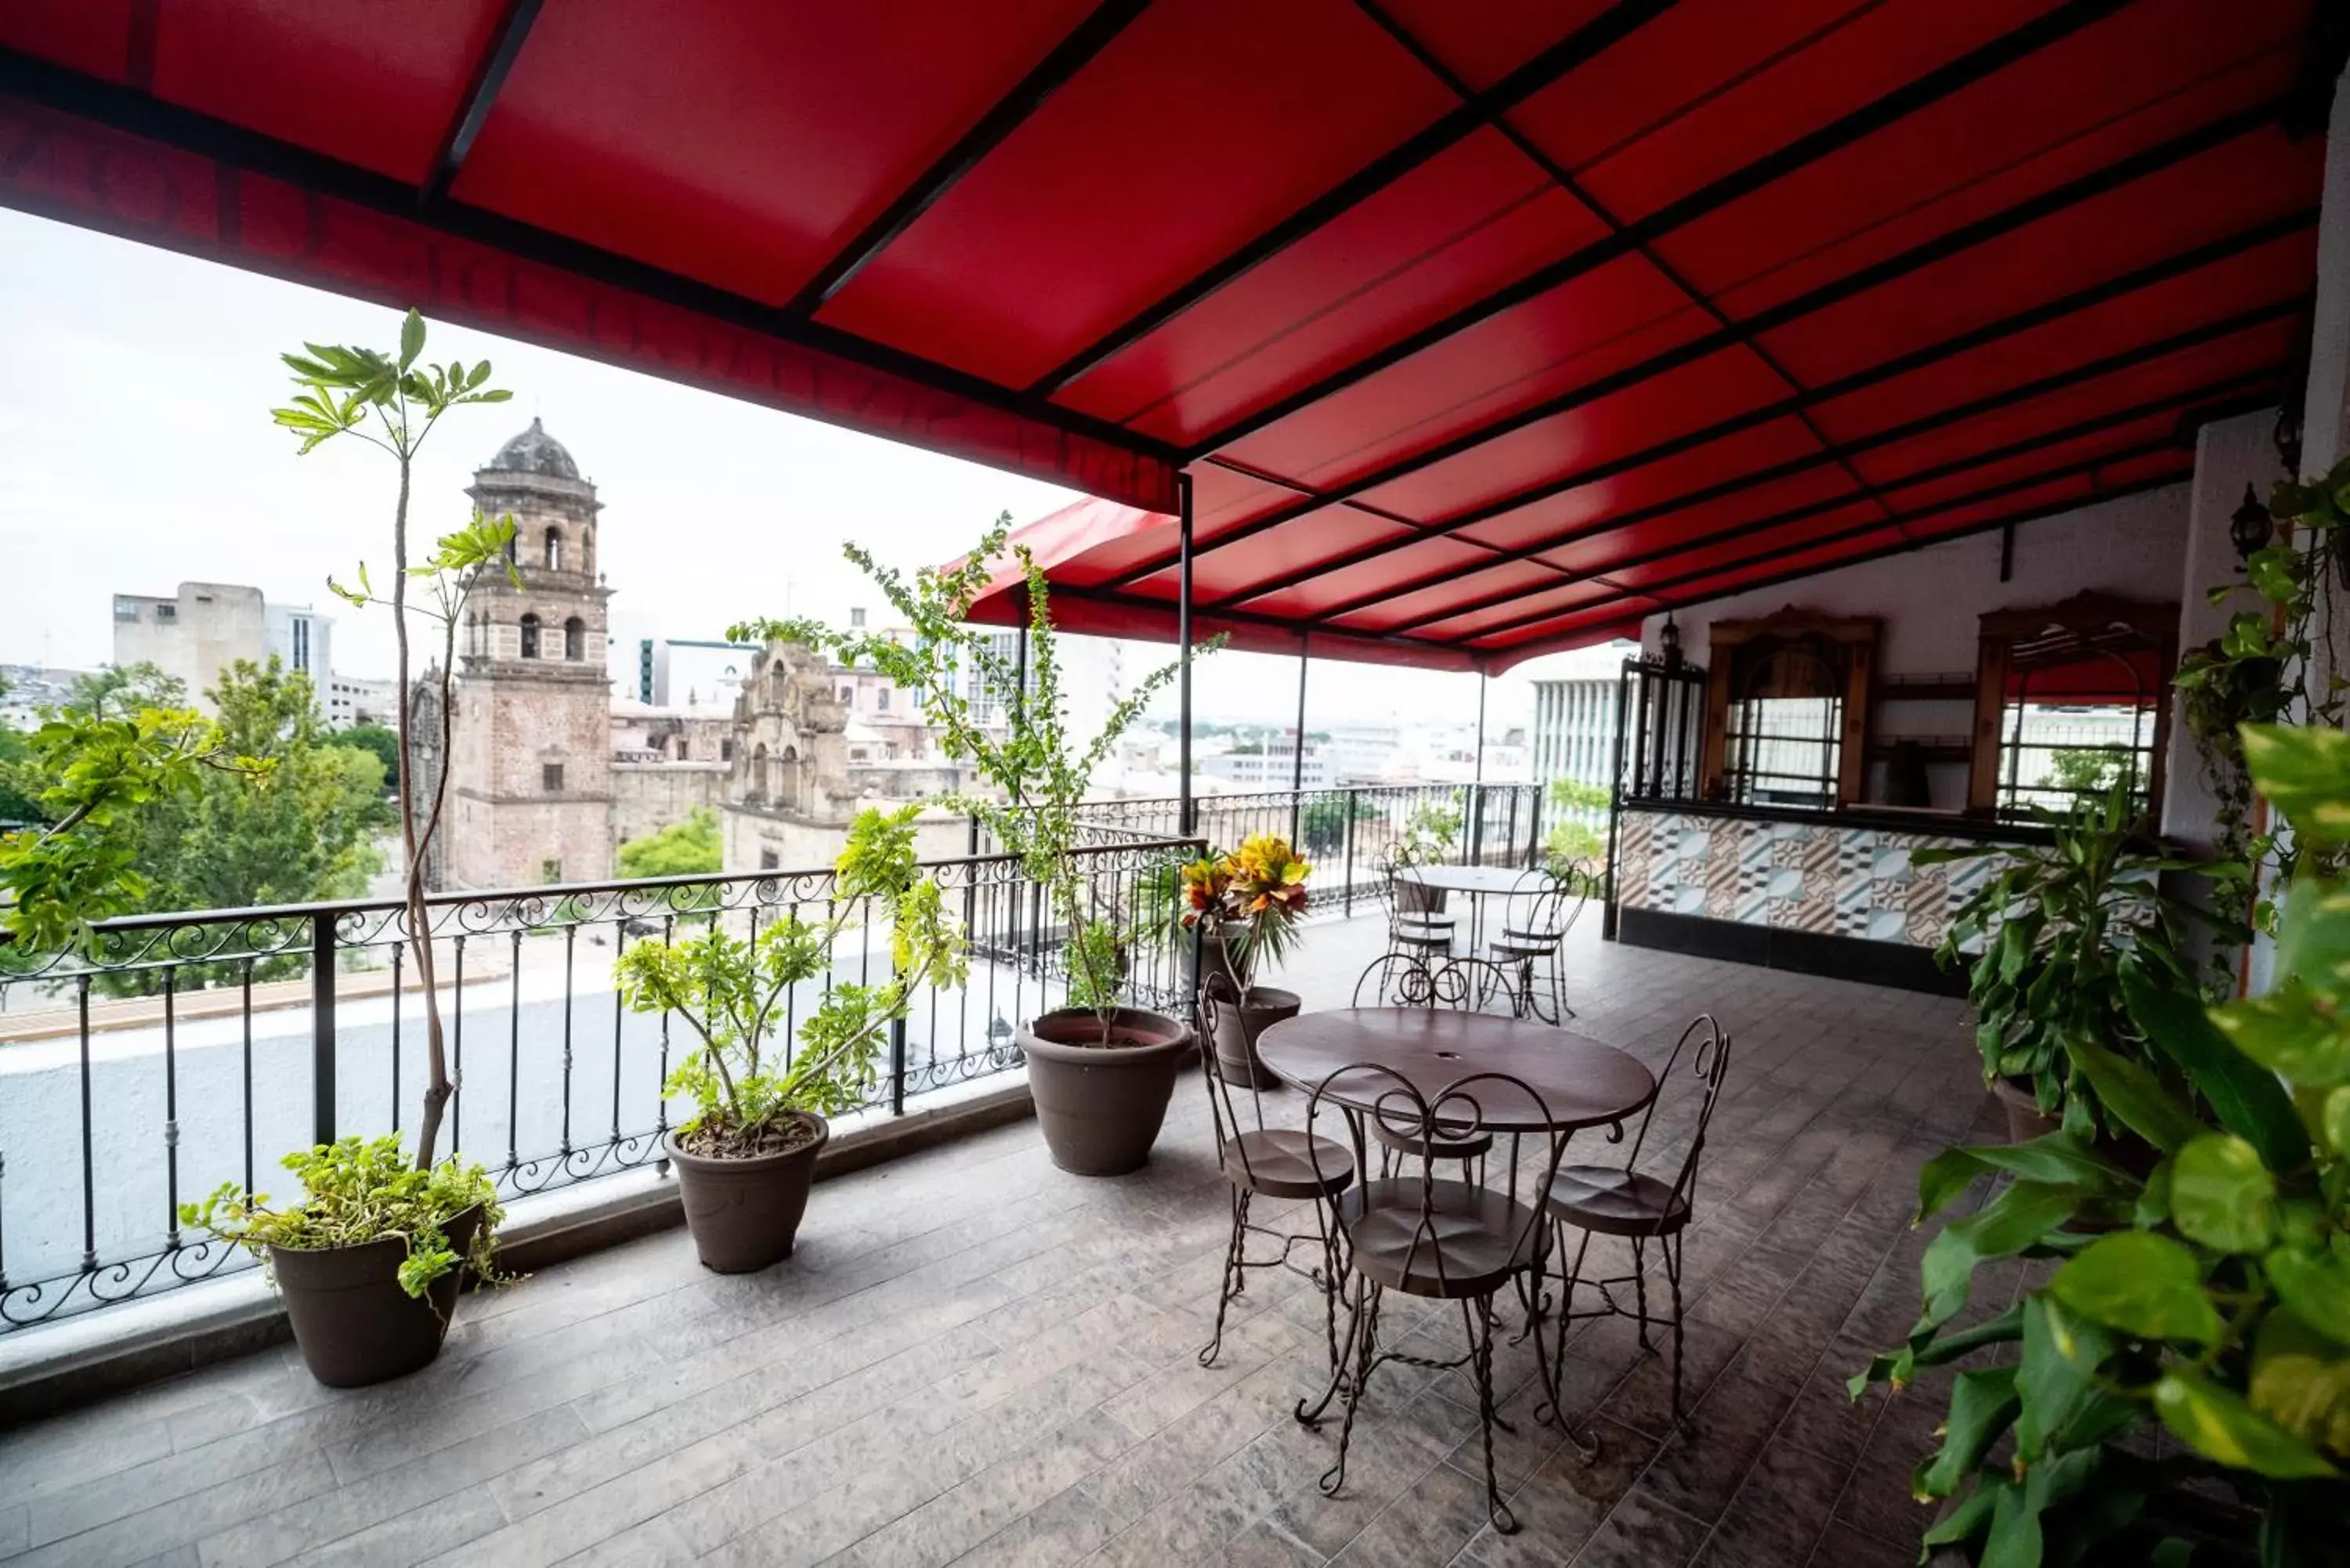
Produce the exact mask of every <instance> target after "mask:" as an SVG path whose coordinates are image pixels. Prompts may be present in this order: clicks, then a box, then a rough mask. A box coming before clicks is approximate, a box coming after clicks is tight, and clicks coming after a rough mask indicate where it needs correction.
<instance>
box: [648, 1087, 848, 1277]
mask: <svg viewBox="0 0 2350 1568" xmlns="http://www.w3.org/2000/svg"><path fill="white" fill-rule="evenodd" d="M794 1114H795V1116H797V1117H798V1119H799V1120H800V1122H801V1123H802V1124H803V1125H806V1126H809V1127H814V1128H815V1129H816V1140H815V1141H814V1142H813V1143H809V1144H806V1145H804V1146H803V1147H799V1148H795V1149H788V1150H786V1151H785V1152H784V1153H782V1154H762V1155H754V1156H753V1157H752V1158H748V1159H714V1158H711V1157H709V1156H707V1155H700V1154H689V1153H687V1152H686V1151H685V1150H684V1149H681V1148H680V1147H678V1145H677V1135H676V1134H675V1133H671V1134H670V1135H669V1137H667V1138H666V1139H665V1140H663V1151H664V1152H665V1153H666V1154H667V1155H668V1156H669V1161H670V1166H671V1168H672V1169H674V1170H675V1171H676V1172H677V1196H678V1199H679V1201H680V1202H681V1203H682V1204H684V1206H685V1228H686V1230H687V1231H689V1232H691V1234H692V1237H693V1250H694V1251H695V1252H696V1253H698V1254H699V1255H700V1256H701V1259H702V1267H703V1268H705V1269H709V1270H712V1271H713V1272H717V1273H721V1274H747V1273H750V1272H753V1271H754V1270H757V1269H764V1268H766V1267H767V1266H768V1265H770V1264H772V1263H779V1262H783V1261H784V1260H785V1258H788V1257H790V1256H791V1255H792V1243H793V1241H795V1240H796V1239H797V1238H798V1236H799V1232H800V1218H801V1216H803V1215H805V1214H806V1212H807V1200H808V1188H809V1187H810V1186H811V1185H813V1184H814V1183H815V1181H816V1156H817V1155H820V1154H822V1153H823V1152H824V1146H825V1145H826V1144H827V1143H829V1142H830V1141H831V1140H832V1127H831V1124H829V1123H827V1121H826V1120H825V1119H824V1118H823V1117H822V1116H817V1115H816V1114H815V1113H814V1112H812V1111H799V1112H795V1113H794Z"/></svg>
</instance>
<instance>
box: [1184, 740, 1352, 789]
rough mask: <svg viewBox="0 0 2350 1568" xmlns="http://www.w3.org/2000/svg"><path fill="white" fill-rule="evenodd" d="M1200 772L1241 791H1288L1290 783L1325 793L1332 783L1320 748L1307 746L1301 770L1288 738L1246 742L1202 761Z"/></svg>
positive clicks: (1313, 743)
mask: <svg viewBox="0 0 2350 1568" xmlns="http://www.w3.org/2000/svg"><path fill="white" fill-rule="evenodd" d="M1200 772H1201V774H1205V775H1206V776H1208V777H1209V778H1211V779H1222V780H1224V781H1225V782H1227V783H1229V784H1232V785H1234V786H1235V787H1236V788H1239V789H1243V790H1259V789H1288V788H1290V787H1292V784H1293V782H1295V785H1296V787H1298V788H1302V789H1324V788H1327V787H1328V786H1329V784H1330V783H1331V782H1332V781H1331V775H1330V760H1329V758H1328V757H1327V756H1326V754H1325V753H1324V752H1323V749H1322V747H1320V746H1319V745H1317V744H1315V742H1311V741H1309V742H1306V745H1305V766H1304V768H1303V769H1301V768H1299V766H1298V761H1297V746H1296V742H1295V741H1293V740H1292V739H1291V738H1290V737H1289V736H1287V735H1274V736H1269V737H1267V738H1266V739H1264V740H1262V741H1246V742H1242V743H1241V744H1240V745H1237V746H1234V747H1233V748H1232V749H1231V750H1230V751H1224V752H1218V753H1215V754H1214V755H1212V756H1206V757H1202V758H1201V759H1200Z"/></svg>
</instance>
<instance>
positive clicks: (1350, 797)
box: [1345, 789, 1363, 919]
mask: <svg viewBox="0 0 2350 1568" xmlns="http://www.w3.org/2000/svg"><path fill="white" fill-rule="evenodd" d="M1345 798H1346V802H1347V872H1346V876H1347V919H1354V916H1355V810H1356V807H1357V804H1358V803H1359V802H1360V801H1361V800H1362V798H1363V795H1362V792H1361V791H1360V790H1352V789H1350V790H1348V791H1347V794H1346V797H1345Z"/></svg>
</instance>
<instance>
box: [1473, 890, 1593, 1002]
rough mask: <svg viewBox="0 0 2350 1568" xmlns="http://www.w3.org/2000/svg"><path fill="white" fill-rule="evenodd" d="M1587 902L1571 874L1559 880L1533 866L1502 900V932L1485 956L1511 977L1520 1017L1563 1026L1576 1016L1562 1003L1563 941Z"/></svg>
mask: <svg viewBox="0 0 2350 1568" xmlns="http://www.w3.org/2000/svg"><path fill="white" fill-rule="evenodd" d="M1589 897H1590V885H1589V884H1588V883H1586V882H1584V881H1582V880H1581V879H1580V878H1578V877H1576V876H1575V874H1574V873H1573V872H1569V873H1568V874H1567V875H1566V876H1564V877H1559V876H1555V875H1553V874H1552V873H1551V872H1550V871H1548V870H1545V869H1544V868H1543V867H1534V868H1533V869H1532V870H1529V871H1527V872H1526V873H1525V874H1524V875H1523V876H1522V877H1519V878H1518V879H1517V881H1516V883H1515V884H1514V885H1513V886H1512V888H1511V889H1510V895H1509V897H1508V898H1506V899H1504V900H1503V905H1502V920H1501V926H1502V929H1501V930H1500V932H1499V933H1498V934H1497V935H1495V936H1494V938H1493V940H1492V941H1490V942H1488V943H1487V944H1486V945H1485V957H1486V958H1488V959H1489V960H1491V961H1492V962H1494V963H1495V964H1498V965H1500V966H1501V967H1502V968H1503V969H1504V970H1506V971H1509V972H1510V975H1511V979H1512V984H1511V987H1510V994H1511V996H1512V997H1513V998H1514V999H1515V1002H1516V1011H1517V1014H1518V1016H1519V1017H1521V1018H1525V1017H1530V1016H1531V1017H1534V1018H1539V1019H1541V1020H1542V1021H1543V1022H1544V1023H1565V1022H1566V1021H1567V1020H1568V1019H1570V1018H1572V1017H1574V1016H1575V1009H1574V1008H1572V1007H1569V1006H1568V1005H1567V1004H1566V963H1565V947H1566V938H1567V933H1569V932H1570V931H1572V930H1574V929H1575V919H1576V918H1577V917H1579V916H1580V915H1581V914H1582V913H1583V906H1584V904H1585V903H1586V901H1587V900H1588V898H1589Z"/></svg>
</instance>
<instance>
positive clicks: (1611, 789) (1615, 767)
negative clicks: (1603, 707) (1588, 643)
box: [1599, 659, 1638, 942]
mask: <svg viewBox="0 0 2350 1568" xmlns="http://www.w3.org/2000/svg"><path fill="white" fill-rule="evenodd" d="M1637 668H1638V666H1637V665H1636V664H1635V662H1634V661H1633V660H1631V659H1626V660H1625V661H1624V673H1623V674H1622V675H1620V676H1618V677H1617V681H1616V754H1615V756H1614V758H1613V759H1612V760H1611V761H1610V762H1609V763H1608V769H1607V872H1606V877H1607V883H1606V886H1604V887H1603V888H1601V889H1600V894H1601V897H1602V898H1603V900H1604V901H1603V902H1602V903H1601V904H1600V906H1599V934H1600V935H1601V936H1602V937H1605V938H1606V939H1607V940H1609V941H1611V942H1612V941H1614V940H1616V848H1617V829H1618V827H1619V826H1620V825H1621V824H1622V822H1623V820H1624V733H1625V730H1624V727H1625V720H1626V709H1627V707H1628V706H1629V699H1630V697H1631V694H1632V681H1633V679H1634V674H1633V672H1634V670H1636V669H1637Z"/></svg>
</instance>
